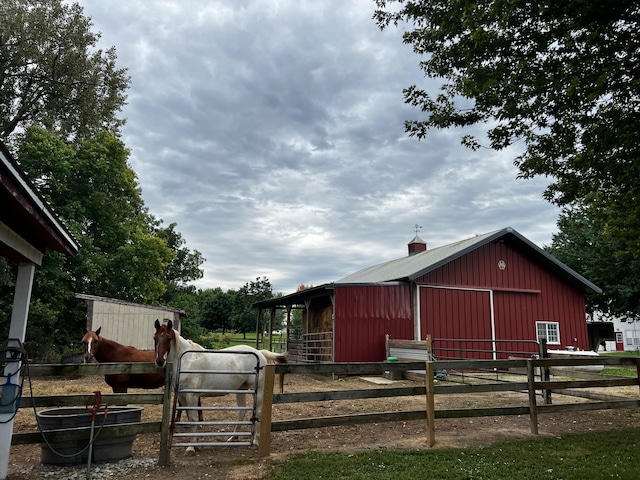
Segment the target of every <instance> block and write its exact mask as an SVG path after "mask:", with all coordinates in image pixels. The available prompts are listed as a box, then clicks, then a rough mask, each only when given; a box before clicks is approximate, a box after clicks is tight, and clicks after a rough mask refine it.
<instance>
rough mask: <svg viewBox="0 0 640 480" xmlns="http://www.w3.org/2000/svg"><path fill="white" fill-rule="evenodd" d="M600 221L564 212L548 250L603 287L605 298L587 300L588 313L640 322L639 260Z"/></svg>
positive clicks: (581, 212) (577, 212)
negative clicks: (596, 312) (597, 312)
mask: <svg viewBox="0 0 640 480" xmlns="http://www.w3.org/2000/svg"><path fill="white" fill-rule="evenodd" d="M597 218H598V216H596V215H592V214H590V213H589V212H588V211H585V210H582V209H576V208H574V209H565V210H563V212H562V214H561V215H560V218H559V220H558V228H559V230H560V231H559V233H557V234H555V235H554V236H553V240H552V243H551V245H550V246H547V247H545V250H547V251H548V252H549V253H551V254H552V255H554V256H555V257H556V258H558V259H559V260H560V261H562V262H563V263H565V264H566V265H568V266H569V267H571V268H572V269H574V270H575V271H577V272H578V273H580V274H581V275H583V276H585V277H586V278H588V279H589V280H590V281H592V282H594V283H595V284H596V285H598V286H599V287H600V288H602V291H603V292H602V295H589V296H588V297H587V299H586V300H587V311H588V312H589V313H592V312H594V311H599V312H602V313H603V314H604V315H605V316H612V317H618V318H633V319H640V259H638V258H634V257H633V256H632V255H631V254H630V251H629V248H628V245H627V244H625V243H624V242H623V241H621V240H618V239H616V238H614V237H612V236H611V235H610V234H609V232H608V231H607V229H606V228H605V227H604V225H602V224H601V223H599V221H598V220H597Z"/></svg>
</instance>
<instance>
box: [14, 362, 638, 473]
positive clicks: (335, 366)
mask: <svg viewBox="0 0 640 480" xmlns="http://www.w3.org/2000/svg"><path fill="white" fill-rule="evenodd" d="M587 365H608V366H619V365H622V366H624V365H632V366H634V367H635V368H636V376H635V377H625V378H601V379H589V380H580V379H578V380H575V379H569V380H567V379H561V380H557V381H551V380H545V381H538V380H537V377H536V375H535V372H536V370H538V369H546V368H550V367H553V366H560V367H571V366H587ZM491 369H493V370H495V371H496V372H498V371H504V372H508V371H509V370H511V369H521V370H523V371H525V372H526V381H513V382H491V381H488V382H487V383H478V384H471V383H470V384H449V382H443V384H438V385H435V384H434V373H435V371H440V370H456V371H463V370H467V371H474V370H476V371H487V370H491ZM415 370H424V371H425V372H426V375H425V376H424V379H423V382H424V384H416V385H413V386H402V387H394V386H391V387H385V388H379V389H363V390H336V391H321V392H299V393H282V394H275V393H273V385H274V376H275V374H281V373H285V374H315V375H382V374H383V373H384V372H387V371H398V372H407V371H415ZM123 371H124V372H126V373H148V372H150V371H156V372H157V367H155V365H153V364H142V363H136V364H91V365H37V366H35V365H32V366H31V367H30V374H31V376H32V377H36V376H37V377H41V376H47V375H56V376H76V375H104V374H105V373H118V372H120V373H122V372H123ZM171 371H172V369H171V368H167V369H166V372H167V374H168V377H167V380H168V383H167V384H170V380H171V378H170V372H171ZM639 379H640V359H638V358H624V357H593V358H584V359H583V358H567V359H555V358H554V359H518V360H475V361H473V360H463V361H446V362H433V361H426V362H398V363H389V362H381V363H348V364H347V363H323V364H300V365H297V364H285V365H267V366H266V367H265V391H264V395H263V402H264V403H263V406H262V418H261V422H260V425H259V428H260V439H261V441H260V445H259V448H258V451H259V454H260V455H261V456H267V455H269V453H270V448H271V443H270V442H271V439H270V434H271V433H272V432H281V431H289V430H300V429H306V428H320V427H328V426H340V425H354V424H365V423H378V422H394V421H405V420H425V421H426V427H427V441H426V445H427V446H429V447H431V446H433V445H434V444H435V420H436V419H441V418H465V417H485V416H498V415H529V417H530V426H531V432H532V433H538V415H539V414H544V413H557V412H568V411H572V412H575V411H588V410H598V409H616V408H638V407H640V400H639V399H637V398H636V399H618V398H613V397H609V398H607V399H605V400H599V401H588V402H584V403H577V404H561V405H552V404H543V405H538V404H537V401H536V391H542V390H548V391H554V390H555V391H566V390H571V389H586V388H596V387H597V388H601V387H605V388H606V387H620V386H640V380H639ZM498 391H517V392H525V393H526V394H527V395H528V405H527V406H509V405H503V406H500V407H487V408H463V409H444V410H437V409H436V408H435V396H436V395H446V394H474V393H482V392H498ZM170 395H171V389H165V391H164V393H148V394H147V393H145V394H119V395H115V394H114V395H104V396H103V401H105V402H106V403H108V404H111V405H115V404H163V418H162V420H161V421H154V422H141V423H132V424H126V425H116V426H106V427H104V429H103V431H102V432H101V434H100V435H101V436H104V437H108V436H116V435H125V434H139V433H160V435H161V441H160V452H159V464H160V465H167V464H168V461H169V448H170V441H169V440H170V438H169V426H170V418H171V413H172V412H171V404H172V403H171V401H170ZM414 395H425V398H426V403H425V408H424V409H418V410H407V411H397V412H395V411H394V412H370V413H364V414H358V415H339V416H325V417H313V418H302V419H299V418H296V419H290V420H274V419H272V406H273V405H274V404H284V403H295V402H324V401H327V400H351V399H365V398H381V397H403V396H414ZM91 398H92V395H62V396H38V397H34V398H33V401H32V400H31V398H29V397H24V398H23V401H22V403H21V408H33V406H34V405H35V406H36V407H52V406H79V405H82V406H84V405H86V404H87V402H89V401H90V400H91ZM89 435H90V432H89V428H76V429H69V430H60V431H48V432H47V438H48V439H51V440H54V441H58V440H70V439H75V438H83V439H89ZM41 442H42V437H41V434H40V433H39V432H32V433H16V434H14V436H13V438H12V444H26V443H41Z"/></svg>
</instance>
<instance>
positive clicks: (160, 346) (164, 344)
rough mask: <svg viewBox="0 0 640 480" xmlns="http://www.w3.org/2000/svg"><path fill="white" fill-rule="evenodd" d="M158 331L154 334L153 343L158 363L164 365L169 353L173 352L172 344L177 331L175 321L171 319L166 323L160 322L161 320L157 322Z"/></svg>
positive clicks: (160, 365)
mask: <svg viewBox="0 0 640 480" xmlns="http://www.w3.org/2000/svg"><path fill="white" fill-rule="evenodd" d="M155 327H156V333H155V334H154V335H153V343H154V344H155V350H156V365H158V366H159V367H164V364H165V363H166V361H167V355H169V352H171V344H172V343H173V342H174V341H175V339H176V332H175V330H174V329H173V322H172V321H171V320H169V321H168V322H167V323H166V324H165V325H162V324H160V320H156V323H155Z"/></svg>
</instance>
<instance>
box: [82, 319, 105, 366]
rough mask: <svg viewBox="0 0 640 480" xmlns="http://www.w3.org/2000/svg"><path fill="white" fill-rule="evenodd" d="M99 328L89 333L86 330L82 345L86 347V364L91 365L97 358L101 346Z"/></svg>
mask: <svg viewBox="0 0 640 480" xmlns="http://www.w3.org/2000/svg"><path fill="white" fill-rule="evenodd" d="M101 329H102V327H100V328H98V329H97V330H96V331H95V332H93V331H87V329H86V328H85V330H84V336H83V337H82V345H83V347H84V363H89V362H91V360H93V359H94V358H95V355H96V352H97V351H98V348H99V346H100V330H101Z"/></svg>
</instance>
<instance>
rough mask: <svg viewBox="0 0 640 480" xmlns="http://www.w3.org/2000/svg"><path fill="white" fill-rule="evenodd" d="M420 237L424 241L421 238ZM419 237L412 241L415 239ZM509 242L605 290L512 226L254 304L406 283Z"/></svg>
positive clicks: (593, 289) (573, 279) (576, 280)
mask: <svg viewBox="0 0 640 480" xmlns="http://www.w3.org/2000/svg"><path fill="white" fill-rule="evenodd" d="M417 238H418V240H420V241H423V240H422V239H420V238H419V237H417ZM415 240H416V239H414V240H412V242H413V241H415ZM500 240H503V241H508V242H510V243H511V244H512V245H514V246H516V247H518V248H520V249H521V250H523V251H524V252H525V253H527V254H528V255H529V256H531V257H532V258H533V259H534V260H535V261H536V262H537V263H538V264H540V265H543V266H545V267H546V268H549V269H550V270H551V271H553V272H554V273H555V274H556V275H558V276H560V277H562V278H564V279H565V280H566V281H567V282H569V283H571V284H573V285H575V286H576V287H577V288H579V289H581V290H582V291H584V292H586V293H602V290H601V289H600V288H599V287H598V286H597V285H595V284H593V283H591V282H590V281H589V280H587V279H586V278H584V277H583V276H582V275H580V274H579V273H577V272H576V271H574V270H572V269H571V268H569V267H568V266H567V265H565V264H564V263H562V262H561V261H560V260H558V259H557V258H555V257H554V256H553V255H551V254H549V253H547V252H546V251H544V250H543V249H542V248H540V247H538V246H537V245H536V244H535V243H533V242H531V241H530V240H528V239H527V238H525V237H523V236H522V235H521V234H519V233H518V232H517V231H515V230H514V229H513V228H511V227H506V228H502V229H500V230H494V231H493V232H489V233H485V234H482V235H476V236H474V237H471V238H467V239H465V240H461V241H459V242H455V243H451V244H449V245H444V246H442V247H436V248H431V249H429V250H426V251H424V252H420V253H414V254H413V255H409V256H405V257H402V258H398V259H395V260H391V261H388V262H384V263H380V264H378V265H373V266H371V267H367V268H363V269H362V270H360V271H358V272H355V273H352V274H351V275H348V276H346V277H344V278H342V279H341V280H338V281H336V282H333V283H327V284H324V285H319V286H317V287H312V288H309V289H307V290H303V291H300V292H295V293H291V294H289V295H285V296H282V297H279V298H271V299H268V300H263V301H260V302H256V303H254V304H253V306H254V307H256V308H270V307H278V308H280V307H283V306H285V305H296V304H301V303H304V301H305V300H312V299H313V300H314V301H316V300H317V299H318V298H322V297H325V296H327V295H331V294H332V293H333V292H334V290H335V288H336V287H341V286H345V287H347V286H354V285H376V284H377V285H390V284H394V283H395V284H397V283H406V282H410V281H413V280H416V279H418V278H420V277H421V276H423V275H425V274H427V273H429V272H431V271H433V270H435V269H437V268H439V267H441V266H442V265H445V264H447V263H450V262H452V261H454V260H455V259H457V258H458V257H461V256H463V255H466V254H467V253H469V252H471V251H473V250H476V249H478V248H480V247H482V246H483V245H485V244H487V243H491V242H496V241H500Z"/></svg>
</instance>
